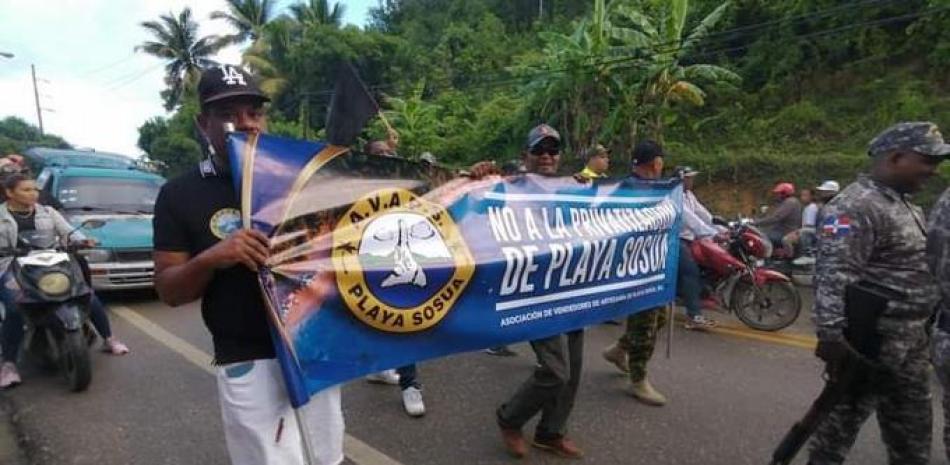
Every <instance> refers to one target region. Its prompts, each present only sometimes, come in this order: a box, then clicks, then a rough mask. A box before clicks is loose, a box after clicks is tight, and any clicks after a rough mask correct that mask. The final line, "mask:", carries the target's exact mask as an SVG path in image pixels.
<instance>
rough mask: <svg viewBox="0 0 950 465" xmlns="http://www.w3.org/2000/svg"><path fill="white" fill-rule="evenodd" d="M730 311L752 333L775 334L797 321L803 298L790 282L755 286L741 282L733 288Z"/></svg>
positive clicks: (773, 282)
mask: <svg viewBox="0 0 950 465" xmlns="http://www.w3.org/2000/svg"><path fill="white" fill-rule="evenodd" d="M732 309H733V311H734V312H736V316H737V317H738V318H739V320H740V321H742V322H743V323H745V325H746V326H748V327H750V328H752V329H757V330H759V331H778V330H780V329H783V328H786V327H788V325H790V324H792V323H794V322H795V320H797V319H798V315H799V313H801V311H802V297H801V295H799V293H798V289H796V288H795V285H794V284H792V283H790V282H786V281H772V282H767V283H765V284H763V285H762V286H756V285H755V284H753V283H750V282H745V281H742V282H739V283H737V284H736V288H735V290H734V294H733V297H732Z"/></svg>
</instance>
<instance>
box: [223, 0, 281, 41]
mask: <svg viewBox="0 0 950 465" xmlns="http://www.w3.org/2000/svg"><path fill="white" fill-rule="evenodd" d="M225 3H226V4H227V11H214V12H212V13H211V19H221V20H224V21H225V22H226V23H228V25H230V26H231V27H233V28H234V29H235V33H234V34H232V35H230V36H228V37H226V38H225V40H227V41H228V42H230V43H235V44H239V43H242V42H244V41H246V40H248V39H251V40H254V41H256V40H257V39H258V38H259V37H260V36H261V33H262V31H263V29H264V27H265V26H266V25H267V23H269V22H270V21H271V20H272V19H274V2H273V1H271V0H225Z"/></svg>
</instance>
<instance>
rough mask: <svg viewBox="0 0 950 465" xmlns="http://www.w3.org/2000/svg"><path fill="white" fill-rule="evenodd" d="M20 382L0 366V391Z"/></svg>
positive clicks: (7, 367)
mask: <svg viewBox="0 0 950 465" xmlns="http://www.w3.org/2000/svg"><path fill="white" fill-rule="evenodd" d="M20 382H21V381H20V373H18V372H17V371H16V365H14V364H12V363H10V362H4V363H3V364H2V365H0V389H6V388H11V387H13V386H16V385H17V384H20ZM420 402H421V398H420Z"/></svg>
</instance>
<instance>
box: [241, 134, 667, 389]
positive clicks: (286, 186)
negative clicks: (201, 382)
mask: <svg viewBox="0 0 950 465" xmlns="http://www.w3.org/2000/svg"><path fill="white" fill-rule="evenodd" d="M229 140H230V151H231V157H232V167H234V168H233V169H232V173H233V175H234V181H235V187H236V188H237V189H238V190H239V192H241V198H242V202H243V205H242V213H243V214H244V215H245V225H246V226H249V227H254V228H257V229H259V230H261V231H263V232H264V233H265V234H267V235H268V236H269V237H271V257H270V259H269V260H268V263H267V266H266V267H265V268H264V269H263V270H262V272H261V285H262V290H263V291H264V295H265V296H266V300H267V301H268V302H267V303H268V306H269V307H270V309H271V310H272V312H273V315H272V317H273V318H272V321H273V323H274V328H273V329H274V334H275V343H276V344H277V346H278V353H279V355H280V357H281V362H282V364H283V367H284V370H285V374H286V377H287V380H288V387H289V391H290V393H291V397H292V400H293V402H294V404H295V405H302V404H303V403H305V402H306V400H307V398H308V396H309V394H311V393H314V392H317V391H319V390H321V389H324V388H326V387H329V386H332V385H335V384H339V383H341V382H344V381H346V380H349V379H353V378H356V377H359V376H362V375H365V374H368V373H373V372H376V371H380V370H383V369H387V368H394V367H399V366H402V365H406V364H410V363H413V362H417V361H421V360H426V359H430V358H435V357H440V356H445V355H449V354H453V353H459V352H466V351H471V350H476V349H482V348H485V347H492V346H498V345H503V344H508V343H513V342H518V341H525V340H530V339H538V338H542V337H546V336H550V335H554V334H559V333H564V332H567V331H570V330H574V329H579V328H583V327H585V326H589V325H592V324H596V323H598V322H602V321H604V320H607V319H616V318H619V317H622V316H624V315H627V314H630V313H634V312H638V311H642V310H646V309H651V308H655V307H658V306H662V305H665V304H667V303H669V302H671V301H672V300H673V298H674V295H675V290H676V265H677V262H678V253H679V246H678V237H679V227H680V217H681V215H680V213H681V210H682V187H681V185H680V184H679V182H678V181H644V180H639V179H634V178H628V179H622V180H599V181H597V182H595V183H593V184H581V183H578V182H577V181H576V180H574V179H573V178H570V177H564V178H549V177H541V176H536V175H530V174H528V175H517V176H510V177H497V176H493V177H489V178H487V179H482V180H470V179H467V178H462V177H456V176H453V174H452V173H451V172H450V171H448V170H445V169H441V168H438V167H434V166H431V165H426V164H417V163H413V162H409V161H406V160H401V159H393V158H384V157H374V156H367V155H364V154H357V153H349V152H348V151H347V150H346V149H345V148H341V147H336V146H332V145H326V144H322V143H316V142H303V141H295V140H288V139H282V138H277V137H271V136H250V137H245V136H243V135H232V136H231V138H230V139H229Z"/></svg>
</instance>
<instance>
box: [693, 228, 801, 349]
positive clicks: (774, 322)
mask: <svg viewBox="0 0 950 465" xmlns="http://www.w3.org/2000/svg"><path fill="white" fill-rule="evenodd" d="M718 223H719V224H720V225H723V223H721V222H718ZM725 226H726V231H725V233H723V234H722V235H721V236H720V237H719V238H718V239H717V240H697V241H693V242H692V244H691V245H690V252H692V255H693V259H694V260H695V261H696V264H697V265H699V269H700V271H701V274H702V277H703V282H704V283H705V286H706V293H707V294H708V295H710V296H713V297H714V298H715V300H716V301H717V303H720V304H721V306H722V307H723V308H724V309H726V310H728V311H731V312H733V313H735V315H736V317H738V318H739V320H740V321H742V322H743V323H744V324H745V325H747V326H749V327H750V328H753V329H757V330H760V331H778V330H780V329H782V328H785V327H787V326H789V325H791V324H792V323H794V322H795V320H796V319H798V315H799V314H800V313H801V310H802V298H801V295H799V293H798V290H797V289H796V288H795V285H794V284H793V283H792V280H791V278H789V277H788V276H787V275H785V274H783V273H781V272H779V271H776V270H773V269H770V268H768V267H765V266H763V265H764V263H765V260H766V259H768V258H769V257H770V256H771V255H772V244H771V242H770V241H769V239H768V237H767V236H765V234H763V233H762V231H760V230H759V229H757V228H756V227H755V226H753V225H752V224H751V223H750V222H748V221H743V220H741V219H740V220H739V221H735V222H731V223H725Z"/></svg>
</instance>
